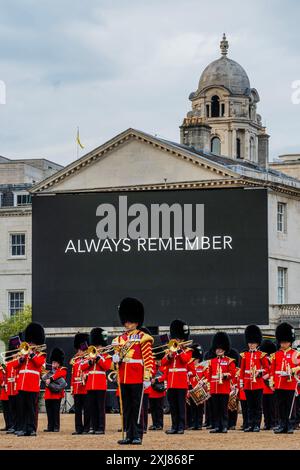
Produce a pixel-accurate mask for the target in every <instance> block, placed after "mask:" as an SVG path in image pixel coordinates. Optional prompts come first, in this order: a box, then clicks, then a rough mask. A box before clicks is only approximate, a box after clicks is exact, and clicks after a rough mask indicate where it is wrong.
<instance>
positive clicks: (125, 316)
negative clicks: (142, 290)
mask: <svg viewBox="0 0 300 470" xmlns="http://www.w3.org/2000/svg"><path fill="white" fill-rule="evenodd" d="M118 308H119V317H120V320H121V323H122V325H124V324H125V323H126V322H127V321H129V322H132V323H138V325H139V326H141V325H142V324H143V322H144V306H143V304H142V302H140V301H139V300H138V299H134V298H132V297H126V298H125V299H123V300H122V301H121V303H120V305H119V307H118Z"/></svg>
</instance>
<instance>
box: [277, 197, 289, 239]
mask: <svg viewBox="0 0 300 470" xmlns="http://www.w3.org/2000/svg"><path fill="white" fill-rule="evenodd" d="M277 232H282V233H286V232H287V205H286V204H285V203H284V202H278V203H277Z"/></svg>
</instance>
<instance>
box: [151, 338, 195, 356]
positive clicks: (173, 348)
mask: <svg viewBox="0 0 300 470" xmlns="http://www.w3.org/2000/svg"><path fill="white" fill-rule="evenodd" d="M192 344H193V340H192V339H190V340H187V341H178V340H177V339H170V341H169V342H168V343H166V344H161V345H160V346H156V347H155V348H153V351H154V350H156V349H163V351H164V352H165V353H166V354H167V353H168V352H177V351H178V350H179V349H180V348H182V347H188V346H191V345H192ZM160 352H162V351H157V352H154V353H153V354H154V355H155V354H159V353H160Z"/></svg>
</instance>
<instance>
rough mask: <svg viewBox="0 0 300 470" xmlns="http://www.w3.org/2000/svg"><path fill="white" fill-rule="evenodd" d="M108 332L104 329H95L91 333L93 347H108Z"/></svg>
mask: <svg viewBox="0 0 300 470" xmlns="http://www.w3.org/2000/svg"><path fill="white" fill-rule="evenodd" d="M107 337H108V334H107V331H106V330H103V328H93V329H92V331H91V333H90V344H92V345H93V346H107Z"/></svg>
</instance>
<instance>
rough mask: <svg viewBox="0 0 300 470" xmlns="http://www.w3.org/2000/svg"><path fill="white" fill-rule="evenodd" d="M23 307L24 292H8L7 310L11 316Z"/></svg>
mask: <svg viewBox="0 0 300 470" xmlns="http://www.w3.org/2000/svg"><path fill="white" fill-rule="evenodd" d="M23 308H24V292H9V293H8V310H9V314H10V315H11V316H13V315H15V314H16V313H18V312H20V311H21V310H23Z"/></svg>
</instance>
